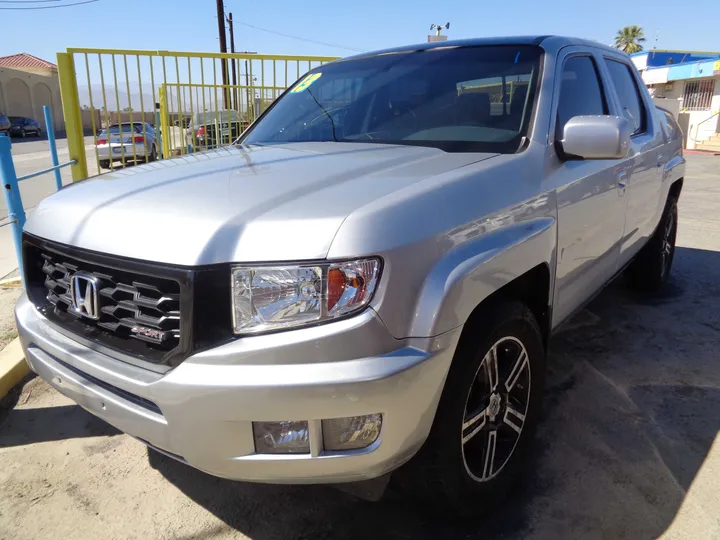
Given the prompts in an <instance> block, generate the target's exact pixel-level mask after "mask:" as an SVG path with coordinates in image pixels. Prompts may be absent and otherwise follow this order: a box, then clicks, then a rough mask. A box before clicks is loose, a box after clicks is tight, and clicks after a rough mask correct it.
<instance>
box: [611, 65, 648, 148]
mask: <svg viewBox="0 0 720 540" xmlns="http://www.w3.org/2000/svg"><path fill="white" fill-rule="evenodd" d="M605 61H606V63H607V67H608V70H609V71H610V78H611V79H612V82H613V85H614V86H615V90H616V91H617V94H618V98H619V99H620V106H621V107H622V111H623V115H624V116H625V118H627V120H628V122H630V125H631V126H633V135H636V134H638V133H643V132H644V131H645V130H646V129H647V113H646V111H645V106H644V105H643V102H642V99H641V98H640V89H639V88H638V86H637V81H636V80H635V77H633V74H632V73H631V72H630V70H631V69H632V68H631V67H630V66H628V65H627V64H625V63H623V62H616V61H615V60H610V59H605Z"/></svg>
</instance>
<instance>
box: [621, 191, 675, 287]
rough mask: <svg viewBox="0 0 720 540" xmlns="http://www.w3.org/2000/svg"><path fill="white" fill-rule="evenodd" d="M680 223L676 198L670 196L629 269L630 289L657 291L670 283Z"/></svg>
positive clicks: (627, 273)
mask: <svg viewBox="0 0 720 540" xmlns="http://www.w3.org/2000/svg"><path fill="white" fill-rule="evenodd" d="M677 223H678V210H677V199H675V198H673V197H670V198H669V199H668V201H667V204H666V205H665V210H664V212H663V215H662V218H661V219H660V223H659V224H658V226H657V229H655V233H654V234H653V235H652V237H651V238H650V240H648V242H647V244H645V246H644V247H643V248H642V249H641V250H640V252H639V253H638V254H637V256H636V257H635V260H634V261H632V263H630V266H628V268H627V270H626V275H627V278H628V283H629V285H630V287H632V288H633V289H636V290H638V291H646V292H657V291H659V290H660V289H662V287H663V286H664V285H665V284H666V283H667V282H668V279H669V278H670V270H671V269H672V263H673V259H674V258H675V240H676V238H677Z"/></svg>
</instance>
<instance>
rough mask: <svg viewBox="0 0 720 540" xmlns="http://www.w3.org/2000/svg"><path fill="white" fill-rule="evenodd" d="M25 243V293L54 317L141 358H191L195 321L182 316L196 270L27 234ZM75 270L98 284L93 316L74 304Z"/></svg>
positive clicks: (157, 361) (78, 331) (105, 344)
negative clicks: (81, 247)
mask: <svg viewBox="0 0 720 540" xmlns="http://www.w3.org/2000/svg"><path fill="white" fill-rule="evenodd" d="M24 240H25V241H24V243H23V257H24V267H25V268H24V270H25V278H26V286H27V291H28V296H29V297H30V300H31V301H32V302H33V303H34V304H35V306H36V307H37V308H38V309H39V310H40V311H41V312H42V313H43V315H45V317H47V318H48V319H49V320H50V321H51V322H53V323H55V324H57V325H58V326H59V327H61V328H62V329H64V330H67V331H69V332H71V333H73V334H75V335H77V336H80V337H81V338H84V339H86V340H89V341H91V342H94V343H96V344H98V345H100V346H103V347H108V348H111V349H114V350H117V351H119V352H121V353H124V354H128V355H131V356H132V357H134V358H138V359H140V360H142V361H147V362H152V363H154V364H164V365H169V366H172V365H176V364H177V363H179V362H180V361H182V360H183V359H184V358H185V356H187V354H188V352H189V351H190V348H191V347H190V338H191V334H192V322H191V321H190V320H189V317H185V319H186V322H184V321H183V315H182V314H183V310H184V309H185V310H186V311H187V310H188V309H191V304H192V296H191V285H192V272H189V271H187V270H180V269H175V268H166V267H162V266H159V265H154V264H151V263H141V262H137V261H131V260H127V259H121V258H115V257H111V256H107V255H102V254H96V253H92V252H85V251H83V250H77V249H75V248H69V247H67V246H60V245H57V244H54V243H50V242H47V241H44V240H40V239H37V238H34V237H31V236H30V235H25V236H24ZM78 272H79V273H81V274H82V275H83V276H85V278H89V279H91V280H94V281H95V284H96V293H97V296H96V297H97V305H96V306H95V308H94V310H95V311H96V312H97V313H95V315H96V318H91V317H89V316H87V313H84V314H80V313H77V312H76V311H75V309H74V304H73V298H72V295H71V283H72V280H73V276H75V275H76V273H78ZM84 283H86V282H83V284H84ZM83 292H84V291H83ZM183 304H185V308H183Z"/></svg>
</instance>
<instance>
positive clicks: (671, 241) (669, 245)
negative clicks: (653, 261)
mask: <svg viewBox="0 0 720 540" xmlns="http://www.w3.org/2000/svg"><path fill="white" fill-rule="evenodd" d="M674 228H675V216H674V215H673V213H672V212H670V213H669V214H668V219H667V223H666V224H665V230H664V231H663V239H662V267H661V268H662V270H661V271H662V276H663V277H665V275H666V274H667V272H668V267H669V266H670V261H672V254H673V249H675V238H674V236H673V232H674Z"/></svg>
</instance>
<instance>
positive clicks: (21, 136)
mask: <svg viewBox="0 0 720 540" xmlns="http://www.w3.org/2000/svg"><path fill="white" fill-rule="evenodd" d="M25 137H27V131H25V129H21V130H20V138H21V139H24V138H25Z"/></svg>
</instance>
